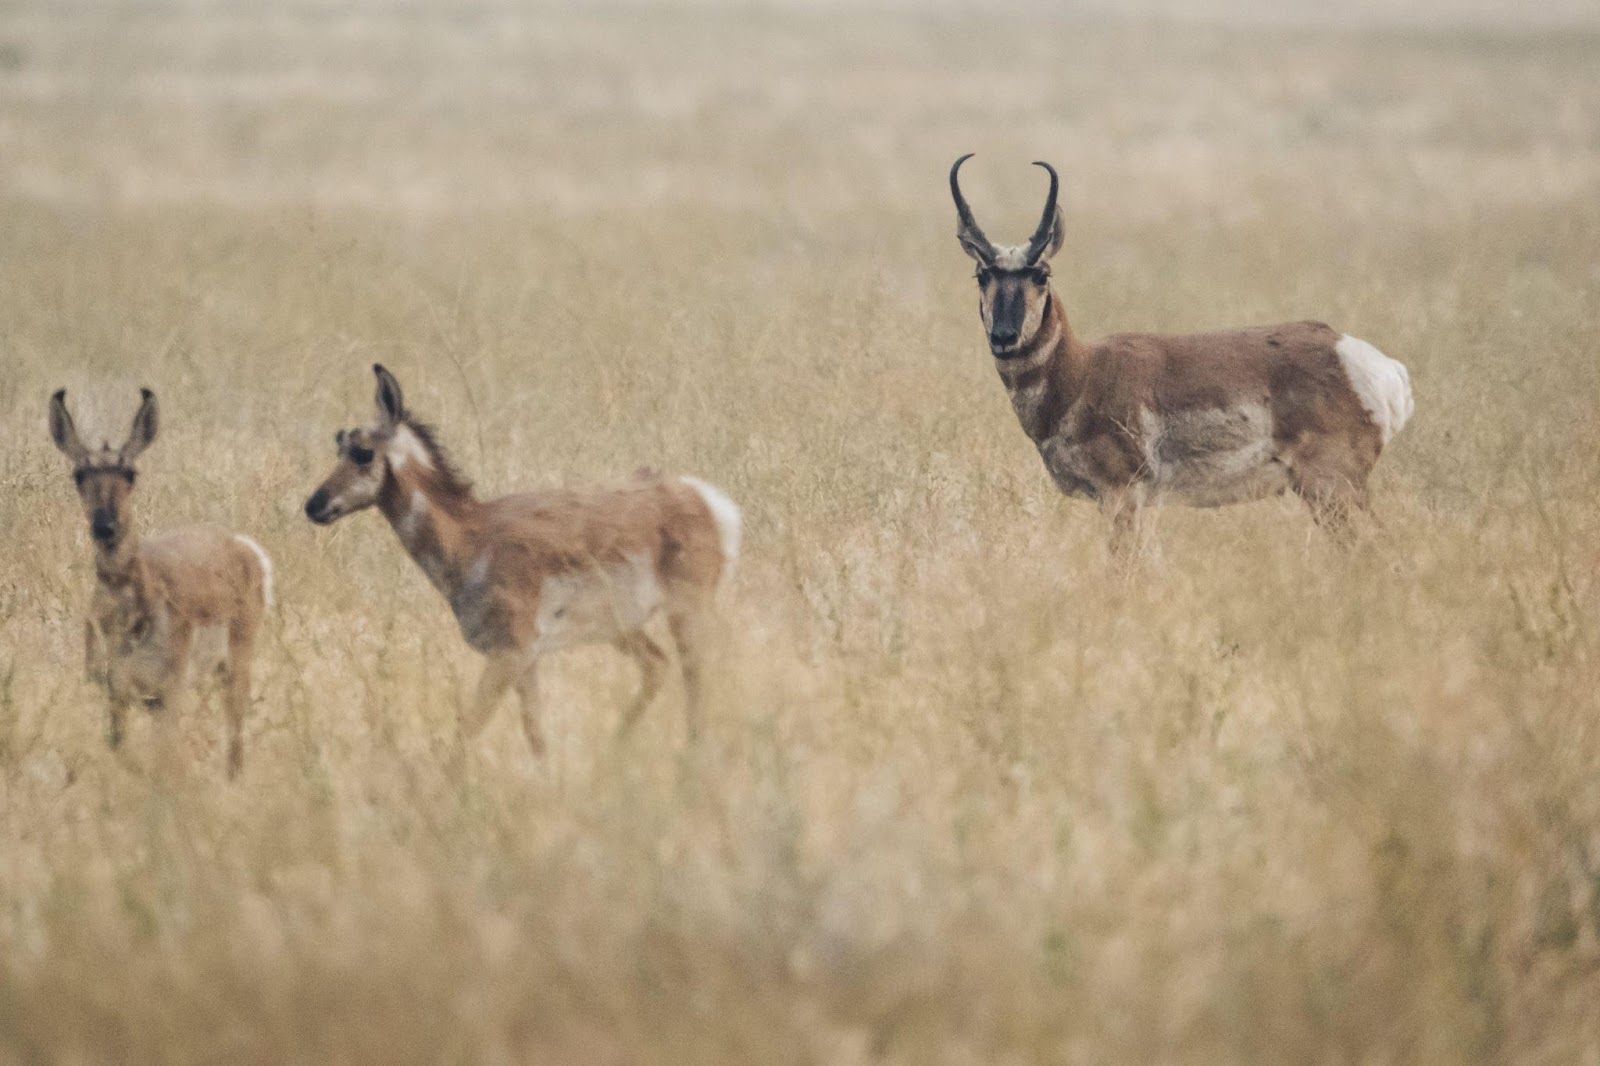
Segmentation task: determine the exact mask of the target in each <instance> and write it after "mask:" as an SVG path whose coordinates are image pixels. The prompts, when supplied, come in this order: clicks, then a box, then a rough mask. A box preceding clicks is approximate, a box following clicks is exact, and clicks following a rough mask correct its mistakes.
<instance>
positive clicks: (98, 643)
mask: <svg viewBox="0 0 1600 1066" xmlns="http://www.w3.org/2000/svg"><path fill="white" fill-rule="evenodd" d="M83 672H84V676H86V677H87V678H88V679H89V681H90V682H91V683H94V684H103V683H104V682H105V679H106V638H105V634H104V633H102V632H101V631H100V624H99V623H98V622H96V621H95V620H94V619H93V618H89V619H86V620H85V621H84V623H83Z"/></svg>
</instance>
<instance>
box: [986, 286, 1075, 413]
mask: <svg viewBox="0 0 1600 1066" xmlns="http://www.w3.org/2000/svg"><path fill="white" fill-rule="evenodd" d="M1048 299H1049V301H1050V302H1049V305H1048V306H1047V307H1046V308H1045V310H1044V314H1043V316H1041V318H1040V321H1039V328H1038V329H1037V330H1035V331H1034V334H1033V336H1032V337H1030V338H1029V339H1028V341H1027V342H1026V343H1025V344H1023V345H1022V346H1021V347H1020V348H1018V349H1017V351H1016V353H1015V354H1013V355H1012V356H1011V358H1009V359H996V360H995V367H996V369H998V370H999V372H1000V380H1001V381H1002V382H1003V383H1004V384H1005V387H1006V392H1007V393H1008V394H1009V395H1010V397H1011V406H1012V407H1013V408H1014V409H1015V410H1016V412H1017V420H1018V421H1020V422H1021V423H1022V429H1023V432H1025V433H1027V434H1028V436H1029V437H1030V438H1031V439H1032V440H1034V441H1035V442H1039V441H1043V440H1045V439H1047V438H1049V437H1051V436H1053V435H1054V434H1055V432H1056V428H1057V426H1059V424H1060V422H1061V418H1062V416H1063V415H1065V414H1066V412H1067V410H1068V408H1070V407H1071V406H1072V403H1073V401H1074V400H1076V399H1077V396H1078V392H1079V391H1080V389H1081V388H1082V376H1083V375H1082V371H1083V367H1084V365H1085V364H1086V362H1087V359H1088V350H1087V349H1086V348H1085V347H1084V345H1083V343H1082V342H1081V341H1079V340H1078V338H1077V336H1076V335H1075V334H1073V332H1072V325H1071V323H1069V322H1068V321H1067V314H1066V312H1065V311H1063V310H1062V309H1061V300H1060V299H1059V298H1057V296H1056V294H1055V291H1054V290H1050V292H1049V295H1048Z"/></svg>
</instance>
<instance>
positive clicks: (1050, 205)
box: [950, 160, 1061, 264]
mask: <svg viewBox="0 0 1600 1066" xmlns="http://www.w3.org/2000/svg"><path fill="white" fill-rule="evenodd" d="M1033 165H1034V166H1036V167H1044V168H1045V170H1047V171H1049V172H1050V195H1049V197H1048V198H1046V200H1045V202H1044V214H1043V215H1041V216H1040V217H1039V228H1038V229H1036V230H1034V232H1033V239H1032V240H1031V241H1029V242H1028V262H1029V263H1030V264H1031V263H1036V262H1038V261H1039V256H1041V255H1042V254H1044V250H1045V249H1046V248H1048V247H1049V246H1050V237H1051V235H1052V231H1053V230H1054V228H1055V222H1056V193H1057V192H1059V191H1060V189H1061V179H1060V178H1058V177H1056V168H1055V167H1053V166H1051V165H1050V164H1049V163H1041V162H1039V161H1038V160H1035V161H1034V164H1033ZM950 180H951V181H952V182H953V181H954V180H955V172H954V171H952V172H951V174H950Z"/></svg>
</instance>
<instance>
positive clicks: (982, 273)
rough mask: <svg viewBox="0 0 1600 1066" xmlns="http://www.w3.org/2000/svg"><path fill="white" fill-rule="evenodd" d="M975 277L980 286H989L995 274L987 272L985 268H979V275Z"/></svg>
mask: <svg viewBox="0 0 1600 1066" xmlns="http://www.w3.org/2000/svg"><path fill="white" fill-rule="evenodd" d="M975 276H976V277H977V279H978V284H979V285H987V284H989V279H990V278H992V277H994V273H993V272H992V271H990V270H986V269H985V268H983V267H979V268H978V273H977V274H976V275H975Z"/></svg>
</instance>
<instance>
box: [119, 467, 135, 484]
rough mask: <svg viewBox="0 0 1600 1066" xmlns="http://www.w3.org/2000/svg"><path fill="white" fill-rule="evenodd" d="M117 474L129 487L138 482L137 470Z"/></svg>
mask: <svg viewBox="0 0 1600 1066" xmlns="http://www.w3.org/2000/svg"><path fill="white" fill-rule="evenodd" d="M117 473H119V474H121V475H122V480H124V481H126V482H127V483H128V484H130V485H132V484H133V483H134V482H135V481H138V480H139V472H138V471H137V470H119V471H117Z"/></svg>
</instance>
